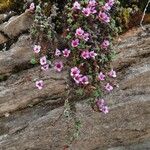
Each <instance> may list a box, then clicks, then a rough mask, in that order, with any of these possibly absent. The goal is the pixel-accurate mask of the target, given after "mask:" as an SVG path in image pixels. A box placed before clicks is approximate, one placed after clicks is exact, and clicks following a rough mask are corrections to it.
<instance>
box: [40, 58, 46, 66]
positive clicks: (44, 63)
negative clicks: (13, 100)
mask: <svg viewBox="0 0 150 150" xmlns="http://www.w3.org/2000/svg"><path fill="white" fill-rule="evenodd" d="M40 64H41V65H46V64H47V59H46V56H43V57H41V58H40Z"/></svg>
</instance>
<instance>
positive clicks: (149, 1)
mask: <svg viewBox="0 0 150 150" xmlns="http://www.w3.org/2000/svg"><path fill="white" fill-rule="evenodd" d="M149 3H150V0H148V2H147V4H146V6H145V9H144V12H143V15H142V19H141V21H140V26H141V28H142V29H143V30H145V28H144V27H143V24H142V23H143V20H144V17H145V13H146V11H147V8H148V5H149Z"/></svg>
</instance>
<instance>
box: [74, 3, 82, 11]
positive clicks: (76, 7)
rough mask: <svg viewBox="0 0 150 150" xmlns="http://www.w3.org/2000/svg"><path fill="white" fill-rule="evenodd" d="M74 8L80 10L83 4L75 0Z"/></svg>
mask: <svg viewBox="0 0 150 150" xmlns="http://www.w3.org/2000/svg"><path fill="white" fill-rule="evenodd" d="M73 9H74V10H77V9H78V10H80V9H81V5H80V3H79V2H77V1H75V2H74V4H73Z"/></svg>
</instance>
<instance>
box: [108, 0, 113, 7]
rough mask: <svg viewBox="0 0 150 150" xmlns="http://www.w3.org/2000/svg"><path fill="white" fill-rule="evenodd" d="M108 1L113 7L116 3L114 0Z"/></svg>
mask: <svg viewBox="0 0 150 150" xmlns="http://www.w3.org/2000/svg"><path fill="white" fill-rule="evenodd" d="M107 3H108V5H109V6H111V7H112V6H113V5H114V4H115V1H114V0H108V2H107Z"/></svg>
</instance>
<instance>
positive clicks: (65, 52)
mask: <svg viewBox="0 0 150 150" xmlns="http://www.w3.org/2000/svg"><path fill="white" fill-rule="evenodd" d="M63 54H64V57H66V58H67V57H69V55H70V50H68V49H64V50H63Z"/></svg>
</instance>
